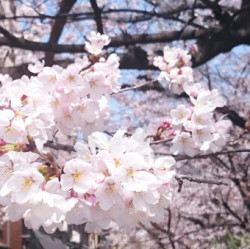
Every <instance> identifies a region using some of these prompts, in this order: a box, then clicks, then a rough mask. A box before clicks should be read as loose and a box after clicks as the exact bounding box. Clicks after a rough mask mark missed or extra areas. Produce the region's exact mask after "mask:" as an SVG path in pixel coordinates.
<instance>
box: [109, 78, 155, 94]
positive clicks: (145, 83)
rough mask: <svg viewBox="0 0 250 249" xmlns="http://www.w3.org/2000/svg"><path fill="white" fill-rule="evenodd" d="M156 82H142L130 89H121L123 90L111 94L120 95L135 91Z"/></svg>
mask: <svg viewBox="0 0 250 249" xmlns="http://www.w3.org/2000/svg"><path fill="white" fill-rule="evenodd" d="M156 82H157V80H151V81H147V82H144V83H142V84H139V85H136V86H131V87H126V88H123V89H121V90H119V91H118V92H114V93H112V94H117V93H122V92H125V91H130V90H136V89H138V88H141V87H143V86H146V85H149V84H153V83H156Z"/></svg>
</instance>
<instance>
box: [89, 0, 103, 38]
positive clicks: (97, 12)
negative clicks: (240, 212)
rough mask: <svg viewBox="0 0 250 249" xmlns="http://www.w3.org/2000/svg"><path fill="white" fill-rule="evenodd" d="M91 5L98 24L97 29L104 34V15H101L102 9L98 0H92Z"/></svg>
mask: <svg viewBox="0 0 250 249" xmlns="http://www.w3.org/2000/svg"><path fill="white" fill-rule="evenodd" d="M90 3H91V7H92V9H93V11H94V14H95V22H96V26H97V31H98V32H99V33H101V34H103V25H102V16H101V13H102V12H101V9H100V8H99V7H98V5H97V2H96V0H90Z"/></svg>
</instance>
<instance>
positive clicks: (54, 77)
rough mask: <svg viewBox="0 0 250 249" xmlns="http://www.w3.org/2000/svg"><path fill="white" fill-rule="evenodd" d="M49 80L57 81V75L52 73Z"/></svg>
mask: <svg viewBox="0 0 250 249" xmlns="http://www.w3.org/2000/svg"><path fill="white" fill-rule="evenodd" d="M49 81H50V82H51V83H55V82H56V76H55V75H51V76H50V78H49Z"/></svg>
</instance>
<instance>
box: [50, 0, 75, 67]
mask: <svg viewBox="0 0 250 249" xmlns="http://www.w3.org/2000/svg"><path fill="white" fill-rule="evenodd" d="M75 3H76V0H64V1H62V2H61V4H60V10H59V12H58V15H59V16H60V15H64V16H62V17H60V18H58V19H56V20H55V23H54V25H53V27H52V31H51V34H50V39H49V44H50V45H52V46H53V45H55V44H57V43H58V40H59V38H60V36H61V34H62V31H63V28H64V25H65V23H66V20H67V14H68V13H69V12H70V10H71V9H72V7H73V5H74V4H75ZM53 59H54V53H53V52H52V53H51V52H48V53H46V54H45V65H46V66H52V65H53Z"/></svg>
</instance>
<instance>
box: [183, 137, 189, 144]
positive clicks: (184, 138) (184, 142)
mask: <svg viewBox="0 0 250 249" xmlns="http://www.w3.org/2000/svg"><path fill="white" fill-rule="evenodd" d="M187 140H188V139H187V138H186V137H182V138H181V143H182V144H183V145H185V144H186V143H187Z"/></svg>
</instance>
